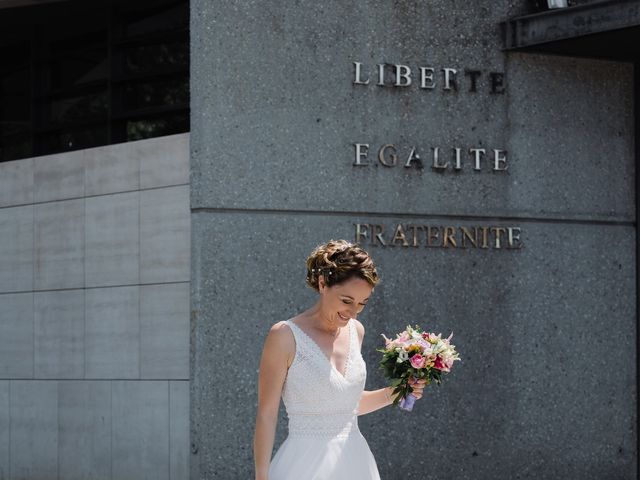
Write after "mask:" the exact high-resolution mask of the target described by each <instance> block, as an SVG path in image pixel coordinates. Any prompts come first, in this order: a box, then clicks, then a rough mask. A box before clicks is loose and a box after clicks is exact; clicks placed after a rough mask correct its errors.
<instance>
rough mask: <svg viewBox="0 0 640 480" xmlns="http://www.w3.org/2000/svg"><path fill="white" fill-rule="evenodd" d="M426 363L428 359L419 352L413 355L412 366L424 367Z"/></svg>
mask: <svg viewBox="0 0 640 480" xmlns="http://www.w3.org/2000/svg"><path fill="white" fill-rule="evenodd" d="M426 363H427V359H426V358H424V357H423V356H422V355H420V354H419V353H416V354H415V355H414V356H413V357H411V366H412V367H413V368H424V366H425V364H426Z"/></svg>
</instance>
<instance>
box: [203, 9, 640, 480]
mask: <svg viewBox="0 0 640 480" xmlns="http://www.w3.org/2000/svg"><path fill="white" fill-rule="evenodd" d="M527 8H528V7H527V3H526V2H525V1H524V0H519V1H516V2H513V1H509V2H507V1H497V2H496V1H488V0H481V1H475V2H466V1H465V2H451V1H444V0H442V1H440V0H437V1H431V2H414V1H397V2H385V1H378V0H365V1H362V2H356V3H348V4H346V3H345V2H341V1H328V2H315V1H311V0H308V1H307V0H303V1H299V2H285V3H283V2H275V1H267V2H240V3H239V2H234V1H221V2H215V4H212V3H211V2H208V1H206V0H194V1H193V2H192V4H191V9H192V25H191V28H192V30H191V36H192V50H191V53H192V79H191V82H192V101H193V105H194V106H197V108H196V109H194V110H193V111H192V123H191V128H192V130H191V149H192V175H191V178H192V183H191V186H192V189H191V206H192V212H193V215H192V245H193V247H192V277H191V278H192V309H193V319H192V322H193V329H194V330H193V331H194V334H193V339H192V355H193V359H192V370H191V375H192V383H191V397H192V408H191V437H192V443H193V450H192V461H191V478H192V479H211V478H221V479H234V478H251V475H252V469H253V460H252V451H251V450H252V448H251V440H252V435H253V426H254V418H255V408H256V381H257V368H258V362H259V355H260V351H261V348H262V341H263V339H264V336H265V335H266V332H267V331H268V329H269V326H270V325H271V324H273V323H275V322H277V321H279V320H283V319H286V318H289V317H291V316H293V315H295V314H296V313H298V312H300V311H301V310H303V309H305V308H307V307H308V306H309V305H310V304H311V302H313V301H314V294H313V292H311V291H310V290H309V289H307V288H306V287H305V286H304V274H305V272H304V260H305V258H306V255H307V254H308V253H309V252H310V251H311V249H312V248H313V247H314V246H315V245H317V244H318V243H320V242H323V241H326V240H328V239H329V238H340V237H342V238H347V239H351V240H354V238H355V229H354V224H355V223H363V224H367V225H372V224H376V225H378V224H379V225H383V226H384V227H385V228H386V230H385V231H386V232H387V234H389V231H391V232H392V231H393V228H394V226H396V225H398V224H404V225H419V226H423V225H432V226H438V225H440V226H442V225H454V226H460V225H462V226H469V227H471V226H478V225H492V226H503V227H507V226H517V227H519V228H521V230H522V235H521V239H522V242H523V244H524V247H523V248H521V249H513V250H507V249H504V248H503V249H501V250H496V249H478V248H476V249H474V248H428V247H425V245H424V241H422V240H421V244H420V246H419V247H413V246H411V245H410V246H407V247H405V246H402V242H397V243H396V244H395V246H394V245H389V244H391V243H392V242H388V245H387V246H385V247H382V246H381V245H379V244H378V245H377V246H374V245H373V244H372V242H371V238H370V237H367V238H365V239H363V243H364V246H365V247H366V248H368V249H369V250H370V252H371V253H372V255H373V256H374V258H375V260H376V261H377V263H378V264H379V265H380V270H381V275H382V284H381V285H380V286H379V287H378V288H376V292H375V294H374V296H373V298H372V300H371V301H370V302H369V305H368V306H367V308H366V309H365V311H364V312H363V313H362V315H361V320H362V321H363V323H364V325H365V327H366V329H367V335H366V337H365V340H364V345H363V355H364V357H365V360H366V361H367V364H368V370H369V375H368V381H367V388H369V389H373V388H378V387H381V386H383V385H384V384H385V382H384V379H383V378H382V377H381V375H380V372H379V371H378V369H377V362H378V356H379V354H378V353H377V352H375V348H378V347H379V346H380V345H381V343H380V335H379V334H380V333H386V334H387V335H390V334H393V333H394V332H397V331H399V330H400V329H402V328H403V327H404V326H405V325H406V324H407V323H421V324H422V325H423V326H425V327H427V328H429V329H432V330H434V331H436V332H442V333H444V334H447V335H448V333H449V332H450V331H453V332H454V343H455V344H456V346H457V347H458V349H459V351H460V352H461V356H462V359H463V360H462V362H460V363H459V364H457V365H456V370H455V371H454V373H453V374H452V375H451V376H450V378H448V379H447V382H446V384H445V385H444V386H442V387H441V388H438V387H433V388H430V390H429V391H428V392H427V394H426V396H425V398H424V399H423V400H421V401H420V403H419V404H418V406H417V407H416V409H415V410H414V412H413V413H411V414H409V415H406V414H404V413H402V412H400V411H398V410H397V409H392V408H387V409H383V410H382V411H379V412H375V413H372V414H370V415H367V416H364V417H362V418H361V420H360V425H361V430H362V431H363V434H364V435H365V437H366V438H367V439H368V441H369V444H370V446H371V448H372V450H373V452H374V454H375V456H376V458H377V460H378V465H379V468H380V471H381V474H382V477H383V478H385V479H395V478H399V474H398V471H401V472H402V477H403V478H406V479H418V478H420V479H424V478H457V479H469V480H472V479H473V480H483V479H487V480H488V479H491V480H493V479H514V478H536V479H542V478H549V479H551V478H554V479H555V478H571V479H578V478H579V479H602V478H628V479H631V478H636V475H637V474H636V468H637V436H636V435H637V425H636V420H637V418H636V406H637V390H636V387H637V386H636V361H635V359H636V358H637V357H636V354H637V352H636V339H637V319H636V258H635V248H636V247H635V246H636V227H635V219H636V211H635V191H634V188H635V187H634V178H635V160H634V155H635V153H634V121H633V69H632V67H631V65H628V64H619V63H614V62H605V61H594V60H586V59H573V58H561V57H551V56H542V55H527V54H506V53H504V52H502V51H501V45H502V41H501V38H500V30H499V26H498V25H499V22H500V21H503V20H505V19H507V18H509V17H510V16H512V15H515V14H521V13H524V12H525V11H526V10H527ZM353 62H363V63H364V64H366V65H368V69H369V73H371V72H372V66H374V65H375V64H377V63H390V64H396V63H401V64H406V65H411V66H413V67H417V66H420V65H423V66H431V67H435V68H436V71H438V72H441V69H442V68H444V67H451V68H456V69H458V70H459V71H460V72H463V71H464V70H465V69H478V70H481V71H482V72H483V76H482V77H480V80H479V84H478V89H477V92H475V93H472V92H469V91H468V88H467V87H465V88H459V89H458V90H453V89H452V90H445V89H443V88H440V87H438V88H436V89H433V90H421V89H420V88H418V87H417V86H416V85H415V84H414V85H413V86H412V87H410V88H393V87H377V86H375V85H374V83H375V78H374V79H373V80H372V81H371V85H369V86H362V85H354V83H353V80H354V64H353ZM489 72H502V73H504V75H505V79H506V81H505V92H504V93H502V94H494V93H491V89H490V84H489V82H488V78H489V77H488V74H489ZM373 75H375V71H374V73H373ZM439 82H440V85H442V80H441V79H439ZM356 142H358V143H367V144H370V145H371V153H370V155H369V165H368V166H354V145H353V144H354V143H356ZM386 143H393V144H396V145H399V146H401V148H402V149H403V155H405V156H406V155H407V154H408V151H409V149H410V146H418V147H420V148H421V149H422V150H421V153H422V154H423V156H424V157H423V158H425V157H427V154H428V152H430V148H431V147H435V146H440V147H465V148H466V147H470V146H474V145H482V146H485V147H487V148H498V149H502V148H503V149H505V150H506V151H508V154H509V162H508V164H509V167H508V171H507V172H494V171H491V170H487V169H484V170H482V171H475V170H473V169H472V168H469V164H468V162H467V163H465V169H464V170H462V171H460V172H454V171H452V170H448V171H445V172H438V171H434V169H432V168H431V167H430V160H426V162H425V164H424V165H423V168H415V167H412V168H404V167H402V166H398V167H385V166H383V165H381V164H380V163H379V162H378V161H377V153H376V152H375V147H379V146H381V145H383V144H386ZM425 152H426V153H425ZM388 238H389V237H387V239H388ZM247 332H249V333H250V335H251V337H250V338H251V341H247ZM282 413H284V412H282ZM229 431H233V432H234V436H233V437H229V436H228V432H229ZM285 434H286V423H285V421H284V414H283V415H282V418H281V422H280V424H279V429H278V434H277V438H276V448H277V447H278V446H279V444H280V442H281V441H282V440H283V438H284V436H285ZM410 435H418V436H419V437H420V439H421V441H420V442H419V443H418V444H416V443H414V442H410V445H408V442H407V436H410Z"/></svg>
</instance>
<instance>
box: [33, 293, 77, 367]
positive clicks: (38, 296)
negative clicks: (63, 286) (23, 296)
mask: <svg viewBox="0 0 640 480" xmlns="http://www.w3.org/2000/svg"><path fill="white" fill-rule="evenodd" d="M33 300H34V307H33V308H34V313H35V316H34V345H35V347H34V350H35V354H34V376H35V378H83V377H84V375H85V369H84V359H85V344H84V342H85V296H84V290H61V291H54V292H36V293H35V294H34V298H33Z"/></svg>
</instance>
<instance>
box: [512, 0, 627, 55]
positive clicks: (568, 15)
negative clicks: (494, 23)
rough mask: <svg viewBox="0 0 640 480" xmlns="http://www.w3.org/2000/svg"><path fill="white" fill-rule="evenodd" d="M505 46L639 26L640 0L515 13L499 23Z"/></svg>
mask: <svg viewBox="0 0 640 480" xmlns="http://www.w3.org/2000/svg"><path fill="white" fill-rule="evenodd" d="M500 26H501V28H502V35H503V41H504V50H518V49H523V48H527V47H533V46H536V45H542V44H548V43H551V42H555V41H559V40H567V39H572V38H578V37H582V36H587V35H592V34H595V33H603V32H608V31H613V30H620V29H624V28H629V27H637V26H640V0H605V1H601V2H593V3H587V4H582V5H578V6H575V7H567V8H559V9H554V10H549V11H545V12H540V13H534V14H530V15H523V16H520V17H514V18H511V19H508V20H506V21H504V22H501V23H500Z"/></svg>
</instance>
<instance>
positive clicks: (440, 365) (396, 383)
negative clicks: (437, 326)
mask: <svg viewBox="0 0 640 480" xmlns="http://www.w3.org/2000/svg"><path fill="white" fill-rule="evenodd" d="M441 335H442V334H438V335H436V334H435V333H430V332H424V331H422V329H421V328H420V327H419V326H417V325H416V327H415V328H411V327H410V326H407V329H406V330H405V331H404V332H402V333H399V334H397V335H396V338H395V339H394V340H392V339H390V338H387V337H386V336H385V335H382V336H383V337H384V340H385V348H383V349H382V348H381V349H378V351H379V352H382V354H383V355H382V360H381V361H380V368H382V369H383V370H384V376H385V377H387V378H388V379H390V380H391V382H390V386H391V387H394V389H393V393H394V394H396V397H395V399H394V401H393V404H394V405H399V406H400V408H402V409H403V410H408V411H410V410H412V409H413V404H414V403H415V400H416V398H415V397H414V396H413V395H411V392H412V391H413V388H412V387H411V385H410V384H409V380H410V379H411V378H412V377H413V378H415V379H425V380H426V384H427V385H429V384H430V383H431V381H432V380H433V381H435V382H436V383H437V384H438V385H440V383H441V382H442V372H447V373H448V372H450V371H451V367H452V366H453V362H454V361H455V360H460V357H459V355H458V352H456V349H455V345H452V344H451V343H449V341H450V340H451V337H452V336H453V333H452V334H451V335H449V337H448V338H441Z"/></svg>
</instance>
